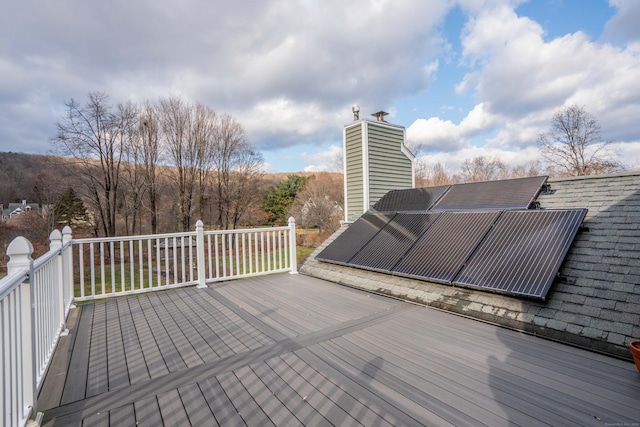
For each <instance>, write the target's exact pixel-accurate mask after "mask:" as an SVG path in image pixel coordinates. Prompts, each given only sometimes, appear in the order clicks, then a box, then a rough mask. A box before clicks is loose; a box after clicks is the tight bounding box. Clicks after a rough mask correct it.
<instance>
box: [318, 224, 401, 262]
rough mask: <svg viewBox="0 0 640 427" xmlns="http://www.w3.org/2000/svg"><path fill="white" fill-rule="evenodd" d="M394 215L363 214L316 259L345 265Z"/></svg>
mask: <svg viewBox="0 0 640 427" xmlns="http://www.w3.org/2000/svg"><path fill="white" fill-rule="evenodd" d="M395 215H396V214H395V213H369V212H367V213H365V214H363V215H362V216H361V217H360V218H358V219H357V220H356V221H354V222H353V224H351V225H350V226H349V227H348V228H347V229H346V230H344V231H343V232H342V234H340V235H339V236H338V237H336V239H335V240H334V241H333V242H331V243H330V244H329V245H327V247H326V248H324V249H323V250H322V251H321V252H320V253H319V254H318V255H316V259H318V260H321V261H326V262H332V263H336V264H347V263H348V262H349V260H350V259H351V258H353V256H354V255H355V254H356V253H358V251H359V250H360V249H361V248H362V247H363V246H364V245H366V244H367V243H368V242H369V240H371V239H372V238H373V237H374V236H375V235H376V234H378V232H379V231H380V230H381V229H382V228H383V227H384V226H385V225H386V224H387V223H388V222H389V221H391V219H393V217H394V216H395Z"/></svg>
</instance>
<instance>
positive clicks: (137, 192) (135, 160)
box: [122, 119, 147, 235]
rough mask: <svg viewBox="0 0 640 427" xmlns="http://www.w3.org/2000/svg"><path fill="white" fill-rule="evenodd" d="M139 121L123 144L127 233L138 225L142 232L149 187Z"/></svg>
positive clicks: (139, 231) (134, 229)
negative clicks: (143, 214)
mask: <svg viewBox="0 0 640 427" xmlns="http://www.w3.org/2000/svg"><path fill="white" fill-rule="evenodd" d="M138 120H139V119H138ZM141 131H142V129H140V126H139V123H136V125H135V126H132V127H131V129H130V136H129V138H128V139H127V141H126V144H125V145H124V146H123V150H124V158H125V160H126V161H125V162H123V165H122V172H123V178H122V181H123V184H124V186H123V190H124V194H123V197H122V201H123V202H122V204H123V208H124V219H125V229H126V232H127V234H128V235H129V234H134V233H135V232H136V226H137V228H138V233H140V234H142V218H141V213H142V212H141V211H142V203H143V199H144V197H145V192H146V189H147V186H146V183H145V173H144V172H145V170H144V166H143V158H144V148H145V147H144V145H143V144H141V138H142V135H141Z"/></svg>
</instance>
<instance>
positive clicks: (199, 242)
mask: <svg viewBox="0 0 640 427" xmlns="http://www.w3.org/2000/svg"><path fill="white" fill-rule="evenodd" d="M196 252H197V257H196V265H197V270H198V286H197V287H198V288H206V287H207V271H206V267H205V261H204V224H203V223H202V221H201V220H198V222H196Z"/></svg>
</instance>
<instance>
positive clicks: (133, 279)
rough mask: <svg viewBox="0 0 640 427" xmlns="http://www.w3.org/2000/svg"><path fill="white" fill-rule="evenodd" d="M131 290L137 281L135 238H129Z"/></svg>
mask: <svg viewBox="0 0 640 427" xmlns="http://www.w3.org/2000/svg"><path fill="white" fill-rule="evenodd" d="M128 255H129V290H131V291H132V290H133V286H134V285H135V283H136V256H135V253H134V252H133V240H129V253H128Z"/></svg>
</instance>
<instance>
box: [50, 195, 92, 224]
mask: <svg viewBox="0 0 640 427" xmlns="http://www.w3.org/2000/svg"><path fill="white" fill-rule="evenodd" d="M53 214H54V215H55V218H56V222H57V223H59V224H65V225H68V226H71V223H72V222H74V221H78V220H84V219H86V216H87V209H86V208H85V207H84V203H83V202H82V199H81V198H80V197H78V194H77V193H76V191H75V190H74V189H73V187H71V186H69V187H67V189H66V190H65V192H64V193H62V195H61V196H60V197H59V198H58V200H57V201H56V204H55V205H54V207H53Z"/></svg>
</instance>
